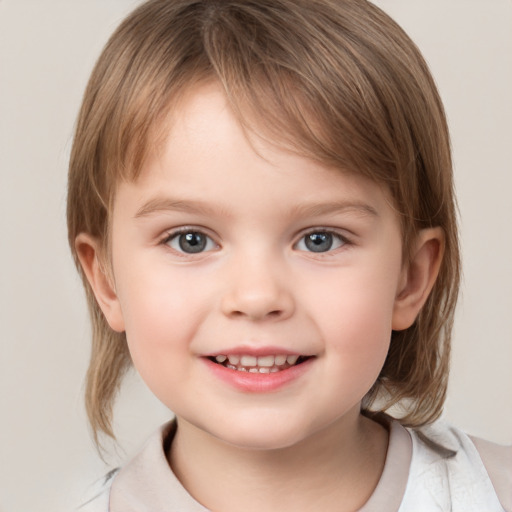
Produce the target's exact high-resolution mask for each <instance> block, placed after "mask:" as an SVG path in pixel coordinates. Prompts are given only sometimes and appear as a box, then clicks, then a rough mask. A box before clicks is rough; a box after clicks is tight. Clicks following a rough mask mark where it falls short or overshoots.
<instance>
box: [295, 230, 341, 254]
mask: <svg viewBox="0 0 512 512" xmlns="http://www.w3.org/2000/svg"><path fill="white" fill-rule="evenodd" d="M344 244H345V240H344V239H343V238H342V237H341V236H340V235H337V234H336V233H331V232H329V231H315V232H312V233H308V234H307V235H305V236H303V237H302V238H301V239H300V240H299V242H298V243H297V249H298V250H300V251H308V252H328V251H331V250H333V249H337V248H338V247H341V246H342V245H344Z"/></svg>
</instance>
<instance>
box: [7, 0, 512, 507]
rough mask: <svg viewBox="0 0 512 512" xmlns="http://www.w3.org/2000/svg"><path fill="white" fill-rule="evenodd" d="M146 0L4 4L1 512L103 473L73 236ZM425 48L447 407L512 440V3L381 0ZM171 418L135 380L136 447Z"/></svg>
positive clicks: (130, 400)
mask: <svg viewBox="0 0 512 512" xmlns="http://www.w3.org/2000/svg"><path fill="white" fill-rule="evenodd" d="M136 4H137V1H135V0H44V1H41V0H0V511H2V512H22V511H23V512H25V511H26V512H31V511H36V510H37V511H38V512H58V511H64V510H73V508H74V506H75V505H77V504H79V503H80V500H81V499H82V498H83V496H84V493H85V492H86V491H87V486H88V485H89V484H90V483H92V482H93V481H94V480H95V479H96V478H97V477H99V476H100V475H102V474H104V472H105V471H106V468H107V466H105V465H104V464H103V463H102V462H101V461H100V460H99V458H98V457H97V454H96V453H95V451H94V448H93V445H92V442H91V439H90V435H89V432H88V430H87V426H86V420H85V415H84V411H83V406H82V391H83V389H82V388H83V376H84V373H85V370H86V365H87V358H88V352H89V345H88V325H87V315H86V309H85V303H84V299H83V295H82V290H81V286H80V283H79V281H78V278H77V276H76V274H75V271H74V268H73V265H72V262H71V258H70V256H69V254H68V250H67V245H66V229H65V221H64V215H65V195H66V191H65V185H66V166H67V160H68V155H69V149H70V144H71V137H72V131H73V124H74V121H75V117H76V113H77V110H78V106H79V102H80V99H81V95H82V92H83V89H84V86H85V82H86V79H87V77H88V74H89V72H90V70H91V68H92V66H93V63H94V61H95V59H96V57H97V56H98V54H99V52H100V50H101V47H102V45H103V44H104V42H105V41H106V38H107V37H108V35H109V34H110V33H111V32H112V30H113V29H114V27H115V26H116V25H117V23H118V22H119V21H120V20H121V18H122V17H123V15H124V14H125V13H127V12H128V11H129V10H130V9H131V8H132V7H133V6H134V5H136ZM378 4H379V5H380V6H381V7H383V8H384V9H385V10H386V11H387V12H389V13H390V14H391V15H392V16H393V17H395V19H396V20H397V21H399V23H401V24H402V26H403V27H404V28H405V29H406V30H407V31H408V32H409V34H410V35H411V36H412V37H413V39H414V40H415V41H416V42H417V44H418V45H419V47H420V48H421V50H422V51H423V52H424V54H425V56H426V58H427V60H428V61H429V63H430V65H431V68H432V71H433V73H434V75H435V77H436V80H437V82H438V84H439V88H440V91H441V95H442V97H443V99H444V101H445V104H446V108H447V112H448V117H449V122H450V126H451V129H452V136H453V148H454V157H455V166H456V180H457V189H458V194H459V202H460V210H461V217H462V222H461V234H462V247H463V255H464V264H465V279H464V288H463V295H462V298H461V303H460V308H459V312H458V316H457V325H456V332H455V347H454V354H453V373H452V379H451V385H450V393H449V398H448V402H447V406H446V414H445V417H446V418H447V419H449V420H450V421H452V422H454V423H455V424H457V425H458V426H460V427H462V428H463V429H465V430H467V431H468V432H470V433H473V434H477V435H481V436H484V437H487V438H489V439H491V440H495V441H498V442H503V443H505V442H506V443H511V442H512V408H511V403H512V371H511V363H512V322H511V318H512V229H511V221H512V200H511V192H510V191H511V190H512V169H511V164H510V150H511V142H512V137H511V136H512V128H511V124H512V94H511V93H510V90H512V30H511V27H512V1H511V0H490V1H483V0H379V1H378ZM168 416H169V413H168V412H167V411H166V410H165V409H164V407H163V406H161V405H160V404H159V403H157V401H156V399H154V398H153V397H152V396H151V395H150V394H149V392H148V391H147V390H146V389H145V388H144V386H143V385H141V384H140V382H139V381H138V379H137V378H136V377H130V379H128V381H127V385H126V387H125V388H124V390H123V392H122V395H121V399H120V402H119V406H118V408H117V416H116V419H117V422H116V423H117V425H118V430H117V432H118V435H119V440H120V444H121V447H120V448H118V449H117V452H114V454H113V455H112V456H111V458H110V459H109V462H110V463H111V464H116V463H117V462H118V461H120V460H123V459H124V458H125V457H126V456H128V455H129V454H130V453H132V452H133V451H134V450H135V449H136V448H137V447H138V446H139V445H140V444H141V442H142V441H143V440H144V439H145V438H146V437H147V436H148V435H149V433H150V432H151V431H152V430H153V429H154V428H156V426H157V425H158V424H160V423H161V422H163V421H164V420H165V419H166V418H167V417H168Z"/></svg>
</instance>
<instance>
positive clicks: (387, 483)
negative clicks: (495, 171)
mask: <svg viewBox="0 0 512 512" xmlns="http://www.w3.org/2000/svg"><path fill="white" fill-rule="evenodd" d="M455 217H456V216H455V206H454V197H453V184H452V169H451V159H450V147H449V137H448V131H447V126H446V120H445V116H444V112H443V107H442V105H441V102H440V99H439V96H438V94H437V91H436V88H435V85H434V82H433V80H432V78H431V76H430V74H429V71H428V69H427V66H426V64H425V63H424V61H423V59H422V57H421V56H420V54H419V52H418V50H417V49H416V47H415V46H414V44H413V43H412V42H411V41H410V39H409V38H408V37H407V36H406V35H405V34H404V32H403V31H402V30H401V29H400V28H399V27H398V26H397V25H396V24H395V23H394V22H393V21H392V20H390V19H389V18H388V17H387V16H386V15H385V14H383V13H382V12H381V11H380V10H379V9H377V8H376V7H374V6H373V5H372V4H370V3H368V2H366V1H364V0H257V1H256V0H151V1H149V2H147V3H145V4H143V5H141V6H140V7H139V8H138V9H137V10H136V11H134V13H132V14H131V15H130V16H129V17H128V18H127V19H126V20H125V21H124V22H123V23H122V25H121V26H120V27H119V28H118V30H117V31H116V32H115V34H114V35H113V36H112V38H111V39H110V41H109V43H108V44H107V46H106V48H105V50H104V52H103V54H102V56H101V57H100V59H99V61H98V64H97V65H96V68H95V70H94V72H93V75H92V77H91V80H90V82H89V85H88V88H87V91H86V93H85V97H84V101H83V105H82V110H81V113H80V117H79V121H78V125H77V131H76V137H75V141H74V145H73V150H72V155H71V163H70V174H69V195H68V226H69V240H70V244H71V248H72V251H73V254H74V256H75V259H76V262H77V265H78V268H79V270H80V272H81V274H82V276H83V279H84V285H85V288H86V292H87V296H88V301H89V307H90V312H91V317H92V322H93V348H92V356H91V362H90V366H89V371H88V376H87V411H88V414H89V418H90V421H91V425H92V428H93V431H94V432H95V436H96V441H98V434H99V433H101V432H103V433H105V434H107V435H110V436H112V437H113V435H114V434H113V432H112V428H111V415H112V403H113V399H114V396H115V393H116V391H117V389H118V386H119V384H120V381H121V379H122V376H123V373H124V372H125V371H126V369H127V368H128V367H129V366H130V365H131V364H132V362H133V364H134V366H135V368H136V369H137V370H138V372H139V373H140V375H141V376H142V378H143V379H144V381H145V382H146V383H147V385H148V386H149V388H150V389H151V390H152V391H153V392H154V393H155V395H156V396H157V397H158V398H159V399H160V400H161V401H162V402H163V403H164V404H165V405H167V406H168V407H169V409H170V410H172V411H173V412H174V414H175V415H176V419H175V420H174V421H172V422H170V423H169V424H167V425H164V426H163V427H162V429H161V430H160V431H159V432H158V433H157V434H156V435H155V436H154V437H153V438H152V439H151V440H150V441H149V443H148V444H147V446H146V447H145V448H144V450H143V451H142V452H141V453H140V454H139V455H138V456H137V457H136V458H135V459H134V460H132V461H131V462H130V463H128V464H127V465H126V466H125V467H124V468H122V469H121V470H119V471H116V472H114V473H112V474H111V475H110V478H109V479H108V482H105V486H104V489H103V490H102V491H101V493H100V494H99V495H98V496H97V497H96V498H94V499H93V500H92V501H91V502H89V503H88V504H87V505H86V506H85V507H83V510H94V511H106V510H110V511H111V512H121V511H122V512H127V511H143V510H144V511H146V510H151V511H160V510H162V511H164V510H165V511H173V510H176V511H184V512H187V511H204V510H213V511H222V512H230V511H239V510H244V511H248V512H250V511H253V510H254V511H255V510H258V511H259V510H266V511H279V512H286V511H289V510H294V511H298V510H300V511H331V510H332V511H337V512H339V511H354V510H363V511H370V510H378V511H388V510H400V511H401V512H404V511H414V512H418V511H423V510H424V511H431V510H454V511H455V510H461V511H464V512H471V511H479V512H480V511H501V510H504V509H505V510H512V503H511V501H512V500H511V494H510V489H511V488H512V487H511V484H512V459H511V453H510V451H508V449H505V448H501V447H497V446H495V445H492V444H490V443H486V442H483V441H479V440H472V439H470V438H469V437H467V436H466V435H465V434H463V433H462V432H460V431H459V430H457V429H454V428H451V427H447V426H445V425H443V424H441V423H434V421H435V420H436V419H437V418H438V417H439V415H440V413H441V410H442V406H443V402H444V398H445V392H446V384H447V375H448V358H449V348H450V335H451V326H452V321H453V313H454V308H455V303H456V298H457V291H458V284H459V252H458V240H457V230H456V218H455ZM393 405H395V406H400V409H401V411H402V414H400V416H399V418H398V420H395V419H393V418H392V417H391V416H390V415H389V414H385V412H386V411H387V412H388V413H389V409H390V407H391V406H393Z"/></svg>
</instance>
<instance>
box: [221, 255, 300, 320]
mask: <svg viewBox="0 0 512 512" xmlns="http://www.w3.org/2000/svg"><path fill="white" fill-rule="evenodd" d="M225 278H226V282H225V292H224V294H223V297H222V302H221V308H222V312H223V313H224V314H225V315H226V316H228V317H231V318H236V317H240V318H246V319H249V320H253V321H262V320H285V319H287V318H289V317H290V316H291V315H293V312H294V310H295V301H294V297H293V293H292V291H291V283H290V281H289V279H287V276H286V273H285V271H284V270H283V268H282V267H280V266H279V265H276V264H275V262H269V261H268V259H263V258H251V259H247V258H245V259H242V261H241V262H239V263H237V264H234V265H231V266H230V269H229V271H228V272H227V274H225Z"/></svg>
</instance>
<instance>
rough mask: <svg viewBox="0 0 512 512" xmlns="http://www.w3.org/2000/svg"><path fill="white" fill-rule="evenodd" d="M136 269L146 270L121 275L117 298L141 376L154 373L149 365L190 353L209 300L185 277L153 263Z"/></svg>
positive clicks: (132, 353) (202, 291) (170, 361)
mask: <svg viewBox="0 0 512 512" xmlns="http://www.w3.org/2000/svg"><path fill="white" fill-rule="evenodd" d="M139 268H145V269H146V270H145V271H143V272H139V273H137V274H134V273H133V272H131V273H130V274H131V275H129V276H124V279H123V280H122V282H123V283H124V286H123V287H122V288H121V289H120V290H119V291H118V297H119V300H120V304H121V310H122V312H123V318H124V321H125V327H126V337H127V341H128V347H129V349H130V353H131V356H132V359H133V362H134V365H135V367H136V368H137V370H138V371H139V372H140V373H141V375H142V376H143V378H144V377H145V374H151V373H154V372H152V371H151V368H153V369H156V368H157V367H159V366H161V365H167V364H173V361H175V360H176V356H177V355H179V354H180V353H181V354H183V353H190V351H191V347H190V342H191V340H192V339H193V338H194V334H195V332H196V330H197V329H198V326H199V325H200V323H201V318H202V317H203V313H202V312H204V311H205V310H207V307H206V304H207V302H208V299H207V297H206V294H205V293H204V290H202V289H201V288H200V287H198V286H194V283H191V282H190V281H189V280H187V279H186V278H180V277H179V275H176V274H174V275H171V274H170V272H169V271H168V270H167V271H165V269H160V270H159V269H158V268H157V267H155V266H153V267H151V266H150V265H146V266H141V265H139ZM120 281H121V280H120ZM191 305H193V306H191Z"/></svg>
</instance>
